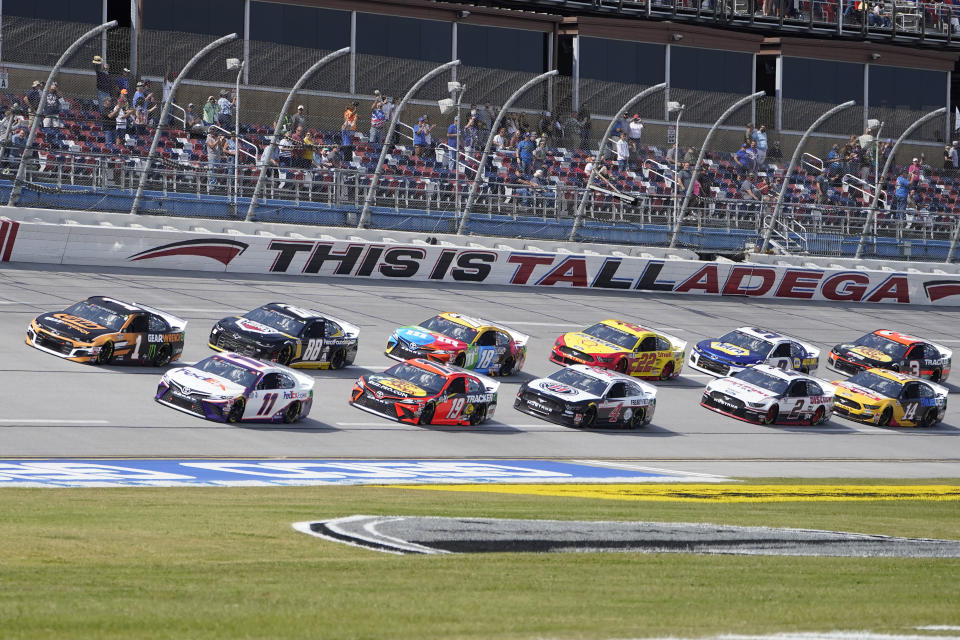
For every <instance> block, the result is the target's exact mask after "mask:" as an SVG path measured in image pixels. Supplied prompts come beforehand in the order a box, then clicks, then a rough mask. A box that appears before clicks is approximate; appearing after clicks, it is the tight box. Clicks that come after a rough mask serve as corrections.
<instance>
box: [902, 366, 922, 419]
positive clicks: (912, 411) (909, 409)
mask: <svg viewBox="0 0 960 640" xmlns="http://www.w3.org/2000/svg"><path fill="white" fill-rule="evenodd" d="M911 364H913V363H911ZM919 408H920V403H919V402H911V403H910V404H908V405H907V406H905V407H904V408H903V418H902V419H903V420H916V419H917V409H919Z"/></svg>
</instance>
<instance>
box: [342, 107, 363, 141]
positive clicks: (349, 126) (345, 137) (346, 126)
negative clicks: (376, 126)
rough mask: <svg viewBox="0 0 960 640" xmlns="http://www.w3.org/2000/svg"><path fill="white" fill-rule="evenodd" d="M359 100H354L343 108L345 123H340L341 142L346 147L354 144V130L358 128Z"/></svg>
mask: <svg viewBox="0 0 960 640" xmlns="http://www.w3.org/2000/svg"><path fill="white" fill-rule="evenodd" d="M359 105H360V103H359V102H357V101H356V100H354V101H353V102H351V103H350V104H348V105H347V108H346V109H344V110H343V124H342V125H340V143H341V144H342V145H343V146H344V147H352V146H353V132H354V131H356V130H357V107H358V106H359Z"/></svg>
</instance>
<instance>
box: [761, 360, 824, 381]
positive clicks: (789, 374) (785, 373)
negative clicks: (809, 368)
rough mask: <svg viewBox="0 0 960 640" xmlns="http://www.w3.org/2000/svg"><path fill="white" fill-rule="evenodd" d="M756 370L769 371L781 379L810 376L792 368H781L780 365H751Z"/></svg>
mask: <svg viewBox="0 0 960 640" xmlns="http://www.w3.org/2000/svg"><path fill="white" fill-rule="evenodd" d="M753 368H754V369H756V370H757V371H763V372H764V373H769V374H770V375H772V376H775V377H777V378H780V379H781V380H806V379H807V378H809V377H810V376H808V375H806V374H805V373H800V372H799V371H795V370H793V369H781V368H780V367H772V366H770V365H768V364H758V365H756V366H754V367H753Z"/></svg>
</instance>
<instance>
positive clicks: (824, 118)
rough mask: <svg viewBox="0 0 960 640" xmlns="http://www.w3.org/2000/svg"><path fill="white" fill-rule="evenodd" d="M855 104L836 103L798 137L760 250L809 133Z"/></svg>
mask: <svg viewBox="0 0 960 640" xmlns="http://www.w3.org/2000/svg"><path fill="white" fill-rule="evenodd" d="M854 104H856V102H855V101H853V100H849V101H847V102H844V103H843V104H838V105H837V106H835V107H833V108H832V109H830V110H829V111H827V112H826V113H824V114H823V115H822V116H820V117H819V118H817V119H816V120H814V122H813V124H811V125H810V127H809V128H808V129H807V130H806V131H805V132H804V133H803V137H802V138H800V141H799V142H797V148H796V149H794V150H793V156H791V158H790V164H789V165H788V166H787V172H786V173H785V174H783V184H782V185H780V193H778V194H777V203H776V204H775V205H774V206H773V213H772V214H771V215H770V224H769V225H767V230H766V232H764V234H763V246H761V247H760V252H761V253H762V252H764V251H766V250H767V247H769V246H770V236H771V235H773V225H774V224H775V223H776V221H777V217H779V215H780V209H782V208H783V198H784V196H785V195H786V193H787V186H788V185H789V184H790V176H791V175H793V170H794V169H795V168H796V166H797V159H798V158H799V157H800V152H801V151H802V150H803V145H804V144H806V142H807V138H809V137H810V134H811V133H813V132H814V131H816V130H817V128H819V127H820V125H821V124H823V123H824V122H826V121H827V119H828V118H829V117H830V116H832V115H834V114H836V113H839V112H840V111H843V110H844V109H847V108H849V107H852V106H853V105H854Z"/></svg>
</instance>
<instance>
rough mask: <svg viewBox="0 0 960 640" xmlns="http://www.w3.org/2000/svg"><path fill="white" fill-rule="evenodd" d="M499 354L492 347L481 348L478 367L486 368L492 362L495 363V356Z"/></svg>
mask: <svg viewBox="0 0 960 640" xmlns="http://www.w3.org/2000/svg"><path fill="white" fill-rule="evenodd" d="M495 355H497V354H496V351H495V350H494V349H493V348H492V347H491V348H488V349H481V350H480V357H479V359H478V360H477V367H476V368H477V369H486V368H487V367H489V366H490V365H491V364H493V356H495Z"/></svg>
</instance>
